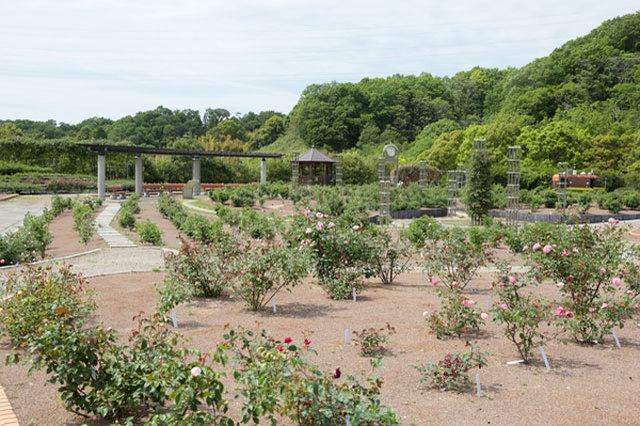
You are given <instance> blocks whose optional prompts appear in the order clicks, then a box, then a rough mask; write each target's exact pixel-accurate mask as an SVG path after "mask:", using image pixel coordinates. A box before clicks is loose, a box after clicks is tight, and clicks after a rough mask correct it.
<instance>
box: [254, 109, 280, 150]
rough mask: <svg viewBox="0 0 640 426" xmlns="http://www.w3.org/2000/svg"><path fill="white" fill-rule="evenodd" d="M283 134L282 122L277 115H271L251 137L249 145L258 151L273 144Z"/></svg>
mask: <svg viewBox="0 0 640 426" xmlns="http://www.w3.org/2000/svg"><path fill="white" fill-rule="evenodd" d="M283 133H284V120H283V119H282V117H280V116H278V115H273V116H271V117H270V118H269V119H268V120H267V121H265V123H264V124H263V125H262V127H260V128H259V129H258V130H257V131H256V133H255V134H254V135H253V138H252V140H251V145H252V147H253V148H254V149H260V148H262V147H263V146H265V145H269V144H272V143H273V142H275V140H276V139H278V138H279V137H280V136H281V135H282V134H283Z"/></svg>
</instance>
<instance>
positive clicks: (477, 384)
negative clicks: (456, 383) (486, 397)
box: [476, 373, 482, 398]
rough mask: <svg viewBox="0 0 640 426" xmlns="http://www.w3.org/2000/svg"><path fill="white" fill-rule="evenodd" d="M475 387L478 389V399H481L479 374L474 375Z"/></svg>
mask: <svg viewBox="0 0 640 426" xmlns="http://www.w3.org/2000/svg"><path fill="white" fill-rule="evenodd" d="M476 387H477V388H478V398H482V387H481V386H480V373H476Z"/></svg>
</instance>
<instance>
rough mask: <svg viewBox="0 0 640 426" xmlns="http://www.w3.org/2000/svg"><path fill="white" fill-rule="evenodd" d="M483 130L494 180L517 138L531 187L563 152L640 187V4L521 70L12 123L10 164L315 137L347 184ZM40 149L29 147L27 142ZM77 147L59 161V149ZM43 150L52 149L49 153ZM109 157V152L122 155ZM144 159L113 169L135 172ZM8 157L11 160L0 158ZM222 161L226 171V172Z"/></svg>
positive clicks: (161, 174)
mask: <svg viewBox="0 0 640 426" xmlns="http://www.w3.org/2000/svg"><path fill="white" fill-rule="evenodd" d="M474 138H486V139H487V148H488V151H489V154H490V160H491V163H492V166H491V172H492V177H493V180H494V182H496V183H504V181H505V179H506V153H507V147H508V146H514V145H517V146H521V147H522V150H523V162H522V169H523V177H522V184H523V186H524V187H528V188H531V187H535V186H543V185H548V183H549V181H550V177H551V175H552V174H553V173H555V172H557V165H556V164H557V162H559V161H566V162H568V163H569V164H570V165H571V168H573V164H575V167H576V169H577V170H578V171H579V172H589V171H591V170H593V171H594V172H596V173H598V174H600V175H601V176H607V177H608V182H609V185H610V189H613V188H615V187H620V186H628V187H635V188H638V187H639V186H640V12H637V13H635V14H630V15H626V16H622V17H618V18H615V19H611V20H608V21H606V22H604V23H603V24H601V25H600V26H599V27H598V28H596V29H594V30H593V31H591V32H590V33H589V34H588V35H585V36H583V37H580V38H577V39H575V40H572V41H569V42H567V43H565V44H564V45H563V46H561V47H559V48H557V49H555V50H554V51H553V52H552V53H551V54H550V55H549V56H546V57H543V58H539V59H536V60H534V61H533V62H531V63H529V64H527V65H525V66H523V67H522V68H508V69H495V68H480V67H476V68H473V69H471V70H468V71H461V72H459V73H457V74H455V75H454V76H452V77H438V76H433V75H431V74H428V73H426V72H425V73H423V74H420V75H418V76H413V75H409V76H403V75H393V76H391V77H388V78H364V79H362V80H361V81H360V82H357V83H339V82H332V83H325V84H313V85H310V86H308V87H307V88H306V89H305V90H304V91H303V92H302V94H301V96H300V99H299V101H298V103H297V104H296V105H295V106H294V108H293V109H292V110H291V111H290V112H289V114H288V115H286V114H281V113H277V112H274V111H263V112H259V113H253V112H250V113H247V114H244V115H242V114H235V115H232V114H230V112H229V111H227V110H226V109H224V108H211V109H207V110H206V111H204V112H203V113H200V112H199V111H196V110H170V109H167V108H163V107H161V106H160V107H158V108H156V109H154V110H151V111H144V112H139V113H137V114H135V115H133V116H126V117H123V118H120V119H119V120H116V121H113V120H110V119H106V118H97V117H93V118H88V119H86V120H84V121H82V122H80V123H78V124H75V125H71V124H66V123H57V122H56V121H54V120H49V121H46V122H37V121H30V120H14V121H0V163H2V162H9V163H10V162H13V163H20V164H25V165H26V166H34V167H40V168H45V169H50V170H52V171H53V172H58V173H85V174H90V173H92V172H93V170H94V169H95V165H94V164H92V162H91V161H82V162H78V161H74V160H73V156H74V155H86V154H83V153H81V151H78V150H76V149H75V148H74V145H75V144H76V143H79V142H89V141H90V142H91V143H108V144H132V145H144V146H154V147H176V148H194V149H196V148H197V149H203V148H204V149H209V150H227V151H256V150H261V151H263V152H281V153H290V152H291V151H293V150H297V151H302V150H304V149H306V148H307V147H311V146H315V147H316V148H319V149H321V150H323V151H325V152H327V153H329V154H332V153H338V152H340V153H344V167H345V172H344V173H345V180H347V183H359V182H368V181H372V180H374V179H375V176H376V173H375V170H376V158H377V157H378V156H379V155H380V152H381V149H382V147H383V146H384V145H385V144H387V143H395V144H396V145H398V146H399V147H400V152H401V156H400V162H401V164H416V163H417V162H419V161H425V162H426V164H427V166H429V167H433V168H438V169H441V170H447V169H454V168H457V165H458V164H465V165H466V164H468V162H469V154H470V152H471V149H472V141H473V139H474ZM26 147H28V149H26ZM56 150H58V152H61V153H65V154H64V155H68V156H69V157H70V158H67V159H65V158H63V157H64V155H63V154H60V155H59V156H57V157H56V158H52V156H51V155H50V153H51V152H52V151H56ZM38 152H40V153H41V155H38ZM110 161H111V160H110ZM187 161H188V159H185V162H184V164H183V163H181V162H180V161H173V160H171V159H169V158H153V159H146V160H145V169H146V171H145V175H146V176H145V179H146V180H148V181H162V180H165V181H176V180H180V179H182V180H184V179H183V178H184V177H188V174H189V173H190V169H189V165H188V164H187ZM207 161H209V162H211V163H215V165H216V166H217V167H210V168H208V167H206V166H205V167H203V172H204V171H205V170H207V169H211V171H210V172H206V173H209V175H207V174H206V173H205V174H204V176H203V180H216V181H220V182H229V181H255V180H256V177H257V175H258V164H257V162H251V161H244V160H207ZM132 162H133V160H132V159H128V158H122V159H119V160H117V161H116V162H115V163H112V164H117V165H118V166H117V167H116V166H114V165H112V173H111V175H112V177H113V178H126V177H127V176H128V175H127V173H128V169H129V168H130V167H129V164H132ZM268 163H270V164H269V175H270V179H283V180H286V179H288V178H289V177H290V171H289V170H288V163H287V159H282V160H281V161H270V162H268ZM0 167H1V164H0ZM214 169H215V170H214Z"/></svg>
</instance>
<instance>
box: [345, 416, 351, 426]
mask: <svg viewBox="0 0 640 426" xmlns="http://www.w3.org/2000/svg"><path fill="white" fill-rule="evenodd" d="M346 419H347V426H351V421H350V420H349V416H347V417H346Z"/></svg>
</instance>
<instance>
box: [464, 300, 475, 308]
mask: <svg viewBox="0 0 640 426" xmlns="http://www.w3.org/2000/svg"><path fill="white" fill-rule="evenodd" d="M462 304H463V305H464V306H465V308H473V306H474V305H475V304H476V302H474V301H473V300H465V301H463V302H462Z"/></svg>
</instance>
